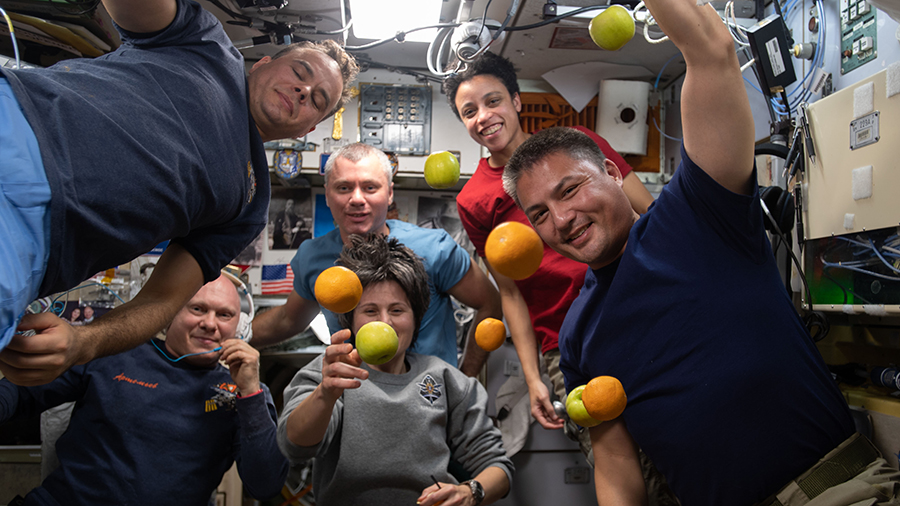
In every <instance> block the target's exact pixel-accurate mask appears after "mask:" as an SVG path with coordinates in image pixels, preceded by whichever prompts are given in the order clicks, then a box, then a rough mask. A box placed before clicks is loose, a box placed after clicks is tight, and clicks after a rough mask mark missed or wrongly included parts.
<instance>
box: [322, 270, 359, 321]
mask: <svg viewBox="0 0 900 506" xmlns="http://www.w3.org/2000/svg"><path fill="white" fill-rule="evenodd" d="M362 290H363V289H362V283H360V282H359V278H358V277H357V276H356V273H355V272H353V271H351V270H350V269H348V268H346V267H341V266H340V265H337V266H335V267H329V268H327V269H325V270H324V271H322V273H321V274H319V277H318V278H316V286H315V288H314V291H315V294H316V301H318V303H319V305H320V306H322V307H324V308H325V309H327V310H329V311H331V312H334V313H349V312H350V311H353V308H355V307H356V305H357V304H359V299H360V297H362Z"/></svg>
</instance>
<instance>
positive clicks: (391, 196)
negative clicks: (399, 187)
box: [388, 181, 394, 205]
mask: <svg viewBox="0 0 900 506" xmlns="http://www.w3.org/2000/svg"><path fill="white" fill-rule="evenodd" d="M393 203H394V182H393V181H391V185H390V187H389V189H388V205H391V204H393Z"/></svg>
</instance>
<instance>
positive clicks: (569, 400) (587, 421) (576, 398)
mask: <svg viewBox="0 0 900 506" xmlns="http://www.w3.org/2000/svg"><path fill="white" fill-rule="evenodd" d="M586 386H587V385H581V386H580V387H576V388H575V389H574V390H572V391H571V392H569V395H567V396H566V413H568V414H569V418H570V419H571V420H572V421H573V422H575V423H577V424H578V425H581V426H582V427H593V426H595V425H600V423H601V422H600V420H596V419H594V418H592V417H591V415H589V414H588V412H587V409H585V407H584V401H582V400H581V394H582V392H584V387H586Z"/></svg>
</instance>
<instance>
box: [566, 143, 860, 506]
mask: <svg viewBox="0 0 900 506" xmlns="http://www.w3.org/2000/svg"><path fill="white" fill-rule="evenodd" d="M682 160H683V162H682V165H681V167H679V169H678V171H676V173H675V177H674V178H673V180H672V181H671V182H670V183H669V184H668V185H667V186H666V188H665V189H664V190H663V192H662V194H661V195H660V197H659V199H658V200H657V201H656V203H655V204H654V205H653V206H652V207H651V208H650V211H649V212H648V213H647V214H646V215H644V216H643V217H641V219H639V220H638V221H637V223H636V224H635V225H634V227H633V228H632V230H631V233H630V235H629V238H628V244H627V246H626V248H625V252H624V253H623V255H622V257H621V258H620V259H619V260H617V261H616V262H615V263H613V264H611V265H609V266H606V267H604V268H602V269H599V270H596V271H591V270H589V271H588V272H587V275H586V278H585V285H584V288H583V289H582V291H581V294H580V295H579V296H578V298H577V299H576V300H575V302H574V303H573V304H572V307H571V309H570V310H569V313H568V315H567V316H566V320H565V323H564V324H563V326H562V329H561V331H560V352H561V354H562V357H561V360H560V368H561V369H562V371H563V373H564V375H565V379H566V388H567V389H572V388H574V387H576V386H578V385H583V384H585V383H587V382H588V381H589V380H590V379H591V378H593V377H596V376H600V375H610V376H615V377H617V378H619V380H621V382H622V385H623V386H624V388H625V393H626V395H627V396H628V406H627V407H626V409H625V413H624V417H625V423H626V425H627V427H628V430H629V432H630V433H631V434H632V436H633V437H634V439H635V441H636V442H637V444H638V445H640V446H641V448H642V449H643V450H644V451H645V452H646V453H647V455H648V456H649V457H650V458H651V460H653V462H654V463H655V464H656V466H657V468H658V469H659V470H660V471H661V472H663V473H664V474H665V475H666V478H667V479H668V481H669V484H670V485H671V487H672V490H673V491H674V492H675V494H676V495H677V496H678V497H679V499H681V502H682V504H685V505H692V506H693V505H704V504H709V505H721V504H730V505H740V504H753V503H754V502H756V501H759V500H762V499H764V498H766V497H767V496H768V495H770V494H772V493H774V492H775V491H776V490H777V489H779V488H780V487H781V486H783V485H785V484H786V483H787V482H788V481H790V480H792V479H793V478H795V477H797V476H798V475H799V474H800V473H802V472H803V471H805V470H806V469H807V468H808V467H810V466H811V465H813V464H814V463H815V462H816V461H817V460H818V459H819V458H821V457H822V456H824V455H825V454H826V453H827V452H828V451H830V450H832V449H833V448H834V447H835V446H837V445H838V444H839V443H841V442H842V441H843V440H844V439H846V438H847V437H849V436H850V435H851V434H852V433H853V423H852V421H851V418H850V413H849V410H848V408H847V405H846V403H845V401H844V399H843V397H842V396H841V394H840V392H839V390H838V388H837V386H836V385H835V384H834V381H833V380H832V377H831V375H830V374H829V372H828V370H827V368H826V366H825V364H824V362H823V360H822V357H821V355H820V354H819V352H818V350H817V349H816V347H815V345H814V343H813V342H812V339H811V338H810V337H809V334H808V333H807V331H806V329H805V328H804V326H803V323H802V322H801V320H800V318H799V316H798V315H797V312H796V310H795V309H794V306H793V304H792V302H791V300H790V298H789V296H788V293H787V291H786V290H785V288H784V285H783V283H782V281H781V279H780V277H779V274H778V271H777V268H776V265H775V260H774V257H773V255H772V250H771V247H770V245H769V242H768V240H767V238H766V236H765V233H764V228H763V221H762V218H763V216H762V211H761V207H760V205H759V197H758V195H757V191H756V189H755V188H754V192H753V196H752V197H751V196H745V195H738V194H735V193H732V192H730V191H728V190H726V189H725V188H723V187H722V186H720V185H719V184H718V183H716V182H715V181H714V180H713V179H712V178H711V177H710V176H709V175H707V174H706V173H705V172H703V171H702V170H701V169H700V168H699V167H697V166H696V165H694V163H693V162H692V161H691V160H690V159H689V158H688V156H687V154H686V153H685V152H684V150H683V149H682ZM753 179H754V181H755V179H756V176H755V173H754V176H753Z"/></svg>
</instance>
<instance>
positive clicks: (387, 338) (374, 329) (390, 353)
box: [356, 322, 400, 365]
mask: <svg viewBox="0 0 900 506" xmlns="http://www.w3.org/2000/svg"><path fill="white" fill-rule="evenodd" d="M399 346H400V339H399V338H398V337H397V333H396V332H394V329H393V328H392V327H391V326H390V325H388V324H387V323H384V322H369V323H367V324H365V325H363V326H362V327H360V328H359V330H357V331H356V350H357V351H358V352H359V358H361V359H362V361H363V362H365V363H367V364H369V365H381V364H386V363H387V362H390V361H391V359H392V358H394V355H396V354H397V348H398V347H399Z"/></svg>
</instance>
